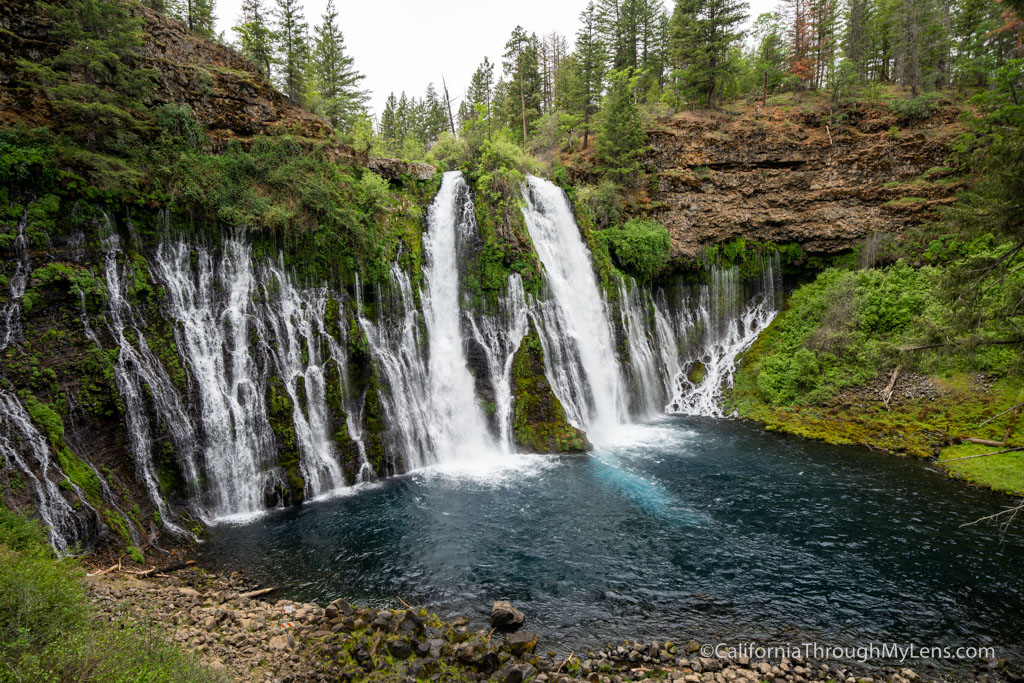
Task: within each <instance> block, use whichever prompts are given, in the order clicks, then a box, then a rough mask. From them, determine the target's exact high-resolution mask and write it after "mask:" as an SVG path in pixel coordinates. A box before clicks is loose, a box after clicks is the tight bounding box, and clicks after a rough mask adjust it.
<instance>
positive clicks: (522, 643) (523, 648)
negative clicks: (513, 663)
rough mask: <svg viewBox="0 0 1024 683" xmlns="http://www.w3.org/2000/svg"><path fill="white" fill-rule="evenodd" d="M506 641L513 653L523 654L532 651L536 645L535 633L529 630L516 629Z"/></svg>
mask: <svg viewBox="0 0 1024 683" xmlns="http://www.w3.org/2000/svg"><path fill="white" fill-rule="evenodd" d="M506 641H507V642H508V647H509V649H510V650H512V654H514V655H517V656H519V655H524V654H529V653H531V652H533V650H534V648H536V647H537V634H536V633H531V632H530V631H517V632H516V633H513V634H512V635H510V636H509V637H508V638H507V639H506Z"/></svg>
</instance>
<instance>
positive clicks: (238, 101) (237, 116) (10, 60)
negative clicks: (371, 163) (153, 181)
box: [0, 0, 331, 141]
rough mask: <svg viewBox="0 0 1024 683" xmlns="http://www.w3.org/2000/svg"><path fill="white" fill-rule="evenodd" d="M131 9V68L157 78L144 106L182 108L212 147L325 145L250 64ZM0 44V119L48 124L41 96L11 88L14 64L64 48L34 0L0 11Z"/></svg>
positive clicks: (324, 127)
mask: <svg viewBox="0 0 1024 683" xmlns="http://www.w3.org/2000/svg"><path fill="white" fill-rule="evenodd" d="M131 11H132V12H133V13H135V14H136V16H141V18H142V19H143V20H144V22H145V32H146V39H145V40H144V41H143V44H142V45H141V46H140V48H139V50H138V53H137V59H138V63H137V64H136V65H135V66H137V67H138V68H150V69H153V70H155V71H156V73H157V79H156V84H155V88H154V90H153V92H152V93H151V95H150V96H149V100H148V101H147V102H146V104H149V105H161V104H169V103H173V104H183V105H187V106H188V107H189V108H190V109H191V110H192V113H193V115H194V116H195V118H196V120H197V121H199V122H200V123H202V124H203V125H204V126H205V128H206V130H207V134H208V135H209V136H210V137H211V138H212V139H214V140H216V141H226V140H229V139H232V138H250V137H252V136H255V135H261V134H267V133H290V134H294V135H300V136H303V137H309V138H322V139H326V138H327V137H328V136H329V135H330V133H331V126H330V125H329V124H328V123H327V122H326V121H324V120H323V119H321V118H320V117H318V116H315V115H313V114H311V113H309V112H308V111H306V110H304V109H302V108H301V107H298V106H296V105H295V104H293V103H292V102H291V101H289V100H288V98H287V97H285V96H284V95H282V94H281V93H279V92H277V91H276V90H275V89H274V88H273V86H271V85H270V83H269V82H268V81H267V80H266V79H265V78H263V76H262V75H260V73H259V71H258V70H257V69H256V67H255V66H254V65H253V64H252V62H250V61H249V60H248V59H246V58H245V57H243V56H242V55H240V54H239V53H237V52H235V51H234V50H232V49H231V48H229V47H227V46H224V45H220V44H218V43H214V42H212V41H209V40H205V39H203V38H201V37H199V36H197V35H195V34H193V33H192V32H191V31H189V30H188V29H187V28H186V27H185V26H184V25H183V24H182V23H181V22H179V21H176V20H174V19H171V18H169V17H166V16H164V15H162V14H160V13H158V12H154V11H153V10H151V9H148V8H146V7H143V6H142V5H140V4H133V6H132V9H131ZM0 26H2V27H3V29H5V31H3V32H0V33H2V34H3V35H2V39H0V47H2V48H3V49H2V50H0V51H2V52H3V53H4V58H3V67H4V68H3V69H2V72H3V73H4V74H7V76H6V77H5V78H4V80H3V81H0V85H2V86H7V87H3V88H2V89H0V101H2V103H3V107H0V109H2V110H3V112H4V114H3V118H2V119H0V120H3V121H6V122H13V120H23V121H24V120H26V119H30V120H32V121H35V122H36V123H37V124H38V125H48V124H49V123H50V122H51V121H52V120H53V118H52V113H51V112H50V111H49V107H48V106H47V102H46V100H45V98H42V97H40V96H39V95H34V96H33V95H29V94H28V93H26V92H25V91H24V90H22V89H15V88H12V87H10V86H12V85H14V83H13V82H10V81H8V80H7V79H8V78H9V79H12V80H16V79H17V78H19V77H20V75H19V74H18V69H17V67H16V61H17V60H18V59H27V60H30V61H38V60H39V59H40V58H42V57H45V56H49V55H52V54H55V53H57V52H58V51H60V50H61V48H62V47H63V44H62V43H61V42H60V41H59V40H58V39H57V38H56V37H55V36H54V35H53V34H52V22H51V20H50V18H49V17H48V16H47V15H46V14H45V12H44V11H43V10H42V9H41V8H40V7H39V6H38V5H37V3H35V2H34V1H33V0H11V2H5V3H3V8H2V9H0Z"/></svg>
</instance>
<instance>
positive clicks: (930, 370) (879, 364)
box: [734, 60, 1024, 493]
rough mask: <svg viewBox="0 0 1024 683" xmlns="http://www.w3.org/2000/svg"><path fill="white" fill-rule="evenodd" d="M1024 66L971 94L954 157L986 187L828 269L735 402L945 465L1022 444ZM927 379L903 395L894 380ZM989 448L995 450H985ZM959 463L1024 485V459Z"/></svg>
mask: <svg viewBox="0 0 1024 683" xmlns="http://www.w3.org/2000/svg"><path fill="white" fill-rule="evenodd" d="M1022 84H1024V63H1022V62H1021V60H1011V61H1009V62H1007V63H1006V65H1004V66H1003V67H1002V68H1001V69H1000V70H999V71H998V72H997V74H996V81H995V84H994V87H993V89H992V90H990V91H988V92H985V93H984V94H982V95H979V96H978V97H976V98H975V101H976V103H977V104H978V106H979V109H978V112H977V113H976V114H974V115H971V117H970V118H969V119H968V123H969V130H968V132H966V133H965V134H964V135H963V136H962V138H961V140H960V142H959V143H958V149H957V153H956V158H957V161H958V162H959V163H961V164H963V165H964V167H965V168H968V169H970V170H973V171H975V172H976V173H977V174H978V176H979V181H978V182H977V183H976V184H975V185H973V186H972V187H971V189H969V190H968V191H967V192H965V193H963V194H962V195H961V196H960V197H959V199H958V201H957V202H956V204H954V205H952V206H951V207H949V209H948V210H946V211H945V212H944V213H943V215H942V216H941V218H940V220H938V221H934V222H932V223H927V224H924V225H922V226H920V227H919V228H917V229H915V230H912V231H909V232H907V233H905V234H903V235H901V236H899V237H898V238H897V239H893V240H889V241H888V242H884V243H881V244H879V243H878V242H877V241H874V240H869V241H868V242H866V243H865V245H864V247H863V248H862V249H863V251H864V253H863V254H862V255H861V256H862V258H861V259H859V261H860V263H859V266H860V267H859V268H858V267H856V266H855V265H854V264H853V263H850V264H847V266H846V267H841V268H831V269H827V270H825V271H824V272H822V273H821V274H819V275H818V276H817V278H816V279H815V280H814V281H813V282H810V283H808V284H805V285H803V286H802V287H800V288H798V289H797V290H796V291H795V292H794V293H793V296H792V297H791V298H790V300H789V303H788V305H787V308H786V310H785V311H783V312H782V313H781V314H780V315H779V317H778V318H777V319H776V321H775V322H774V323H773V324H772V326H771V327H770V328H769V329H768V330H767V331H766V332H765V333H764V334H762V335H761V338H760V339H759V340H758V341H757V342H756V343H755V345H754V346H753V347H752V348H751V350H750V351H749V352H748V354H747V356H746V358H745V360H744V364H743V367H742V369H741V371H740V373H739V375H738V377H737V382H736V389H735V393H734V406H735V407H736V408H737V409H738V410H739V412H740V413H741V414H743V415H748V416H751V417H755V418H757V419H760V420H763V421H765V422H767V423H768V424H769V425H772V426H773V427H775V428H779V429H785V430H787V431H792V432H795V433H799V434H804V435H808V436H816V437H819V438H825V439H827V440H830V441H834V442H837V443H863V444H868V445H873V446H879V447H882V448H885V449H887V450H893V451H900V452H910V453H913V454H916V455H922V456H932V455H936V456H937V455H939V453H940V452H942V453H943V455H942V457H943V459H950V458H952V457H963V456H965V455H976V454H978V451H977V449H976V448H975V446H974V445H971V446H958V447H955V448H950V449H947V450H943V449H946V447H947V446H948V445H950V444H956V443H959V441H960V440H961V439H966V438H975V439H977V438H981V439H986V440H988V441H990V442H992V443H993V444H1002V446H992V447H989V448H988V450H987V452H996V451H999V450H1006V449H1008V448H1013V447H1015V446H1017V445H1019V444H1020V439H1021V436H1020V435H1019V434H1018V433H1017V431H1016V415H1017V411H1014V407H1015V406H1017V405H1019V404H1020V403H1022V401H1024V376H1022V375H1024V362H1022V355H1021V346H1022V345H1024V335H1022V333H1021V330H1022V329H1024V310H1022V303H1024V229H1022V224H1021V221H1020V216H1021V215H1024V213H1022V203H1021V202H1022V199H1021V198H1022V197H1024V194H1022V188H1021V187H1020V176H1019V172H1020V171H1021V169H1022V168H1024V108H1022V107H1021V105H1020V104H1019V103H1018V101H1017V99H1015V96H1014V93H1016V92H1018V91H1019V90H1020V88H1021V86H1022ZM900 373H904V374H907V373H910V374H911V375H915V376H918V377H923V378H926V380H925V384H926V385H927V387H928V388H926V389H923V390H922V391H921V392H920V395H919V396H911V397H909V398H906V397H905V398H904V399H902V400H897V401H894V402H893V405H889V404H890V401H891V399H892V397H891V396H889V397H886V396H885V391H886V384H887V380H888V381H889V382H891V381H893V380H892V378H893V376H894V375H895V376H898V375H899V374H900ZM981 448H983V449H984V448H985V447H984V446H982V447H981ZM949 469H950V471H951V472H953V473H955V474H956V475H957V476H961V477H963V478H964V479H967V480H968V481H971V482H974V483H979V484H984V485H986V486H990V487H992V488H995V489H997V490H1002V491H1008V492H1014V493H1021V492H1024V487H1022V486H1021V482H1020V476H1021V475H1020V473H1021V471H1024V468H1022V467H1021V461H1020V456H1019V455H1017V454H1014V453H1007V454H1004V455H996V456H992V457H991V459H990V458H988V457H984V458H970V459H967V460H958V461H955V462H954V463H950V468H949Z"/></svg>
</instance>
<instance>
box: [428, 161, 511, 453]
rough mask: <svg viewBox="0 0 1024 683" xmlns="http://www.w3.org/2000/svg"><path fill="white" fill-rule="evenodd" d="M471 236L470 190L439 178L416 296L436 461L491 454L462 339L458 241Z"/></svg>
mask: <svg viewBox="0 0 1024 683" xmlns="http://www.w3.org/2000/svg"><path fill="white" fill-rule="evenodd" d="M470 231H472V232H475V231H476V221H475V218H474V216H473V202H472V200H471V199H470V197H469V187H468V186H467V185H466V181H465V180H463V179H462V173H460V172H458V171H450V172H448V173H445V174H444V178H443V180H442V181H441V189H440V190H439V191H438V193H437V197H435V198H434V203H433V204H432V205H431V207H430V212H429V214H428V216H427V233H426V235H425V236H424V239H423V247H424V251H425V252H426V266H425V267H424V269H423V276H424V279H425V281H426V289H425V290H424V291H423V292H421V298H422V300H423V316H424V321H425V322H426V326H427V337H428V340H429V343H430V358H429V365H428V368H429V381H430V394H431V401H432V404H433V408H434V415H433V419H432V420H431V422H430V425H429V426H430V430H431V436H432V439H433V446H434V449H435V452H436V453H437V455H438V457H439V458H441V459H456V460H467V459H472V458H475V457H480V456H482V455H486V454H488V453H491V452H493V451H494V442H493V440H492V439H491V436H490V433H489V432H488V431H487V423H486V420H485V419H484V414H483V410H481V408H480V403H479V402H478V401H477V397H476V390H475V387H474V382H473V375H472V374H470V372H469V367H468V366H467V364H466V344H465V341H464V340H463V338H462V309H461V307H460V305H459V298H460V297H459V266H458V248H457V240H458V239H459V237H460V236H462V235H465V234H468V233H469V232H470Z"/></svg>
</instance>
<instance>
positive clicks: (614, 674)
mask: <svg viewBox="0 0 1024 683" xmlns="http://www.w3.org/2000/svg"><path fill="white" fill-rule="evenodd" d="M87 583H88V587H89V594H90V600H91V601H92V602H93V603H94V604H95V605H96V606H97V607H98V608H99V611H100V613H101V614H104V615H106V617H107V618H109V619H111V620H118V619H126V620H128V621H134V622H137V623H141V624H143V625H146V626H148V627H150V628H152V629H153V630H154V631H157V632H160V633H163V634H165V636H166V637H167V638H169V639H170V640H172V641H174V642H176V643H178V644H179V645H180V646H181V647H182V648H183V649H185V650H187V651H192V652H194V653H195V655H196V656H197V657H198V659H199V660H200V661H201V662H203V663H204V664H206V665H207V666H208V667H209V668H210V669H211V670H212V671H213V672H214V674H215V676H217V675H219V676H223V677H225V678H228V679H233V680H239V681H267V682H270V681H282V682H285V683H292V682H298V681H339V680H340V681H395V682H402V683H406V682H408V683H413V682H414V681H432V682H436V683H441V682H443V681H484V680H493V681H497V682H498V683H524V682H528V681H532V682H533V683H576V682H586V683H625V681H637V680H645V679H656V680H661V681H669V682H670V683H711V682H714V683H726V682H733V681H736V682H741V681H790V682H793V683H800V682H801V681H818V680H826V681H840V682H842V683H861V682H864V681H890V682H891V683H909V682H912V681H924V680H948V681H962V680H980V681H998V680H1020V678H1019V677H1017V676H1015V675H1014V674H1013V673H1011V672H1009V671H1007V670H1006V669H1005V668H1004V667H1000V666H999V665H998V664H997V663H990V664H982V665H981V666H979V667H974V668H973V669H971V670H969V671H961V672H959V673H957V674H955V675H948V674H947V675H942V676H940V677H936V676H935V675H919V674H918V673H915V671H913V670H911V669H910V668H907V667H901V666H900V667H888V668H879V669H868V668H865V667H862V666H859V665H845V664H841V663H837V662H831V663H830V662H824V661H816V660H813V659H808V658H804V657H793V658H792V659H789V658H782V659H778V660H774V661H772V660H752V659H750V658H749V657H745V656H742V655H741V656H736V657H733V658H722V657H705V656H701V648H700V645H699V644H697V643H695V642H687V643H685V644H675V643H672V642H652V643H640V642H629V641H627V642H624V643H622V644H621V645H617V646H608V647H606V648H604V649H602V650H601V651H597V652H588V653H556V652H554V651H551V650H547V648H545V646H544V641H543V636H542V635H538V634H534V633H531V632H530V631H529V630H527V629H528V627H529V623H528V621H527V623H526V628H519V629H518V630H515V631H513V632H510V633H508V632H504V633H503V632H500V631H499V630H498V629H497V628H492V627H491V626H490V625H489V624H471V623H470V621H469V620H468V619H465V618H457V619H454V620H452V621H450V622H442V621H441V620H440V619H438V618H437V617H436V616H434V615H433V614H430V613H429V612H428V611H427V610H426V609H425V608H417V607H413V608H410V609H398V610H387V609H371V608H360V607H356V606H353V605H350V604H349V603H348V602H346V601H344V600H340V599H339V600H335V601H334V602H332V603H330V604H329V605H323V606H322V605H316V604H312V603H298V602H292V601H288V600H284V599H277V598H278V596H276V595H275V594H274V593H269V594H266V593H264V594H263V595H259V594H257V595H254V596H252V597H249V596H247V594H250V593H252V592H253V591H260V587H259V586H255V585H253V584H252V582H251V580H249V579H248V578H247V577H246V576H245V575H244V574H241V573H235V574H231V575H230V576H226V575H220V574H215V573H211V572H208V571H204V570H203V569H200V568H197V567H194V566H192V567H186V568H184V569H181V570H178V571H174V572H170V573H167V574H159V573H157V574H154V575H151V576H149V577H139V576H137V575H132V574H127V573H120V574H115V573H110V574H107V575H103V576H95V577H89V578H88V579H87ZM496 623H497V622H496ZM515 626H516V625H515V624H513V627H515Z"/></svg>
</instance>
